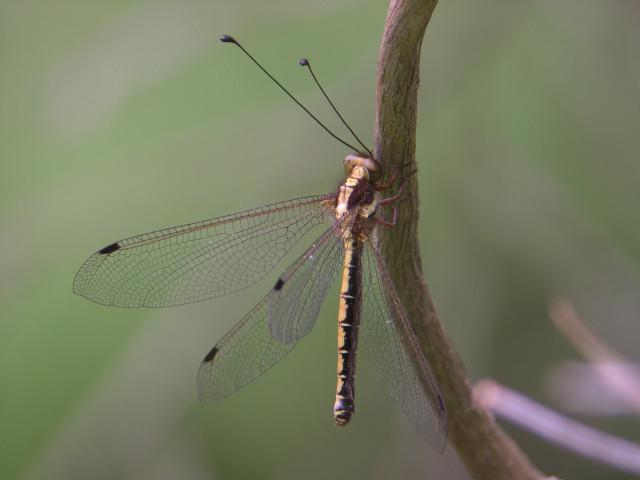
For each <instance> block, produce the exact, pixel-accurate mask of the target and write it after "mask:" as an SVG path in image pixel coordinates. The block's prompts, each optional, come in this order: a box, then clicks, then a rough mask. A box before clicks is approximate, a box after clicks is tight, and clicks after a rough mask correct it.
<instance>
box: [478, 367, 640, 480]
mask: <svg viewBox="0 0 640 480" xmlns="http://www.w3.org/2000/svg"><path fill="white" fill-rule="evenodd" d="M474 395H475V396H476V398H477V399H478V401H480V402H481V403H482V404H483V405H485V406H486V407H487V408H489V409H491V410H492V411H493V412H494V413H495V414H496V415H497V416H498V417H500V418H504V419H505V420H508V421H510V422H511V423H514V424H516V425H519V426H520V427H522V428H525V429H526V430H529V431H530V432H533V433H535V434H536V435H538V436H540V437H542V438H544V439H545V440H547V441H549V442H551V443H555V444H556V445H559V446H561V447H563V448H566V449H567V450H571V451H573V452H576V453H578V454H580V455H582V456H583V457H587V458H591V459H593V460H596V461H599V462H601V463H605V464H607V465H610V466H611V467H614V468H617V469H618V470H624V471H626V472H631V473H635V474H640V445H638V444H636V443H633V442H630V441H628V440H624V439H622V438H618V437H614V436H613V435H610V434H608V433H605V432H601V431H600V430H596V429H595V428H592V427H589V426H587V425H584V424H582V423H579V422H576V421H575V420H572V419H570V418H567V417H565V416H563V415H560V414H559V413H557V412H554V411H553V410H550V409H548V408H546V407H543V406H542V405H540V404H538V403H536V402H534V401H533V400H531V399H529V398H527V397H525V396H524V395H522V394H520V393H518V392H516V391H514V390H511V389H509V388H507V387H505V386H503V385H500V384H498V383H496V382H494V381H493V380H481V381H479V382H478V383H477V384H476V386H475V388H474Z"/></svg>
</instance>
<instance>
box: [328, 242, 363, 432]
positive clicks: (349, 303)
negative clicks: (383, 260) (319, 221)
mask: <svg viewBox="0 0 640 480" xmlns="http://www.w3.org/2000/svg"><path fill="white" fill-rule="evenodd" d="M344 242H345V249H344V266H343V270H342V286H341V288H340V309H339V311H338V385H337V387H336V403H335V405H334V407H333V416H334V417H335V419H336V424H337V425H340V426H343V425H346V424H347V423H348V422H349V420H351V416H352V415H353V412H354V411H355V405H354V399H355V391H354V381H355V369H356V354H357V349H358V328H359V327H360V316H361V311H362V309H361V307H362V291H361V290H362V243H361V242H360V241H359V240H358V239H357V238H354V237H352V236H348V237H347V238H345V240H344Z"/></svg>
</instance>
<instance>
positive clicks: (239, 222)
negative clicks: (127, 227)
mask: <svg viewBox="0 0 640 480" xmlns="http://www.w3.org/2000/svg"><path fill="white" fill-rule="evenodd" d="M334 197H335V195H334V194H330V195H320V196H315V197H305V198H299V199H296V200H289V201H286V202H280V203H275V204H272V205H268V206H265V207H260V208H256V209H253V210H246V211H243V212H239V213H236V214H233V215H227V216H224V217H219V218H216V219H213V220H205V221H202V222H196V223H191V224H188V225H182V226H179V227H173V228H167V229H164V230H157V231H155V232H150V233H145V234H142V235H137V236H135V237H130V238H127V239H124V240H121V241H119V242H116V243H113V244H111V245H108V246H107V247H105V248H103V249H102V250H100V251H98V252H96V253H94V254H93V255H92V256H91V257H89V258H88V259H87V260H86V261H85V263H84V264H83V265H82V267H81V268H80V270H79V271H78V273H77V275H76V278H75V280H74V285H73V286H74V291H75V292H76V293H78V294H79V295H82V296H83V297H86V298H88V299H89V300H92V301H94V302H96V303H101V304H103V305H116V306H120V307H166V306H170V305H180V304H185V303H194V302H199V301H202V300H207V299H210V298H214V297H219V296H222V295H226V294H228V293H231V292H235V291H238V290H241V289H243V288H246V287H248V286H249V285H252V284H254V283H255V282H257V281H258V280H260V279H261V278H263V277H264V275H265V274H266V273H268V272H269V271H270V270H271V269H272V268H273V267H275V265H276V264H277V263H278V262H279V261H280V260H281V259H282V257H283V256H284V255H285V254H286V253H287V252H288V251H289V250H290V249H291V247H293V246H294V245H295V244H296V242H298V240H300V238H301V237H302V236H304V234H305V233H307V232H308V231H309V230H310V229H311V228H312V227H314V226H316V225H318V224H320V223H322V222H323V221H324V220H325V219H326V218H327V215H328V214H330V213H331V206H332V200H333V198H334Z"/></svg>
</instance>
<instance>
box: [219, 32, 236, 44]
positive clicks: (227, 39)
mask: <svg viewBox="0 0 640 480" xmlns="http://www.w3.org/2000/svg"><path fill="white" fill-rule="evenodd" d="M220 41H221V42H224V43H235V44H236V45H238V42H237V41H236V39H235V38H233V37H232V36H231V35H227V34H224V35H220Z"/></svg>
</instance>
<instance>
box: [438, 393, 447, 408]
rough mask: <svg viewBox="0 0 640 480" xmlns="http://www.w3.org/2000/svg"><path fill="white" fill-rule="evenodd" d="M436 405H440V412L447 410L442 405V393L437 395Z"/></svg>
mask: <svg viewBox="0 0 640 480" xmlns="http://www.w3.org/2000/svg"><path fill="white" fill-rule="evenodd" d="M438 405H439V406H440V411H441V412H446V411H447V408H446V407H445V406H444V400H443V399H442V395H438Z"/></svg>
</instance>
